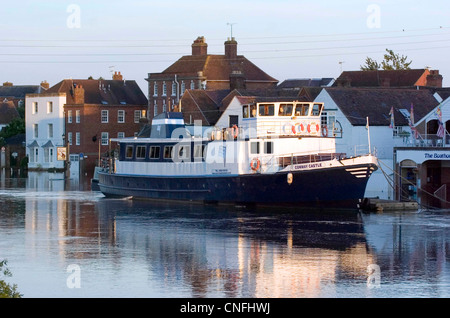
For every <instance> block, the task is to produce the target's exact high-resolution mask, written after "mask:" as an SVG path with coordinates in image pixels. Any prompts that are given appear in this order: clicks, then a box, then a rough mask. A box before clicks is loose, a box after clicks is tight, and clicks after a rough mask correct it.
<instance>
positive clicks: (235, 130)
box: [231, 125, 239, 139]
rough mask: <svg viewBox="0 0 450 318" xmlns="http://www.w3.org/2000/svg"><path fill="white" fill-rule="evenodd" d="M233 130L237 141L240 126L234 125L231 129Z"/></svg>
mask: <svg viewBox="0 0 450 318" xmlns="http://www.w3.org/2000/svg"><path fill="white" fill-rule="evenodd" d="M231 129H232V130H231V131H232V134H233V138H234V139H237V137H238V134H239V128H238V126H237V125H233V127H231Z"/></svg>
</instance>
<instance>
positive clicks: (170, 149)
mask: <svg viewBox="0 0 450 318" xmlns="http://www.w3.org/2000/svg"><path fill="white" fill-rule="evenodd" d="M172 152H173V146H164V159H171V158H172Z"/></svg>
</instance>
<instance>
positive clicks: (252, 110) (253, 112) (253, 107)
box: [250, 105, 256, 118]
mask: <svg viewBox="0 0 450 318" xmlns="http://www.w3.org/2000/svg"><path fill="white" fill-rule="evenodd" d="M251 117H256V105H250V118H251Z"/></svg>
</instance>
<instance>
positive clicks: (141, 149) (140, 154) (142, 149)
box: [136, 146, 146, 159]
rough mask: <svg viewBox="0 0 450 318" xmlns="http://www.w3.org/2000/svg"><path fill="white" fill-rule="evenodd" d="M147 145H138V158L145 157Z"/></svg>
mask: <svg viewBox="0 0 450 318" xmlns="http://www.w3.org/2000/svg"><path fill="white" fill-rule="evenodd" d="M145 151H146V147H145V146H137V147H136V159H145Z"/></svg>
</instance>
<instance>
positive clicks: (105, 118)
mask: <svg viewBox="0 0 450 318" xmlns="http://www.w3.org/2000/svg"><path fill="white" fill-rule="evenodd" d="M102 123H108V111H107V110H102Z"/></svg>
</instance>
